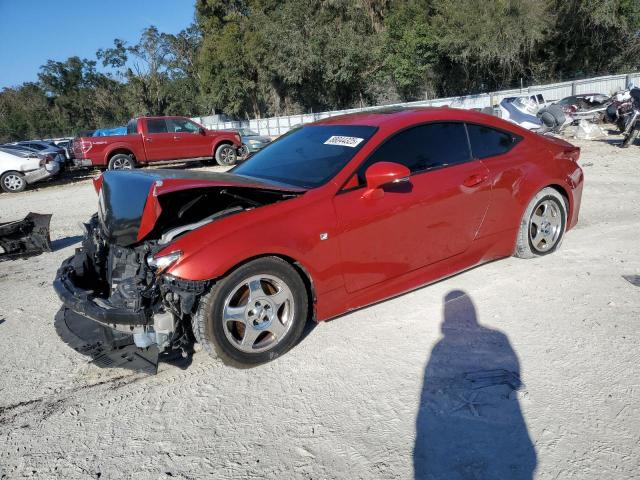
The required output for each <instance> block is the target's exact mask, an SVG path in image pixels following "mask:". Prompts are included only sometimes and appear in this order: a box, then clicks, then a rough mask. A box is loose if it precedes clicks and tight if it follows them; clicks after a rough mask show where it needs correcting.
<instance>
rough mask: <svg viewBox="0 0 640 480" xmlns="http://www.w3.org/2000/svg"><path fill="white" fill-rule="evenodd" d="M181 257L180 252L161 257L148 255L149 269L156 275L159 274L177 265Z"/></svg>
mask: <svg viewBox="0 0 640 480" xmlns="http://www.w3.org/2000/svg"><path fill="white" fill-rule="evenodd" d="M181 256H182V252H181V251H179V250H178V251H175V252H171V253H168V254H166V255H161V256H154V255H152V254H149V255H147V258H146V260H147V265H148V266H149V268H151V269H152V270H153V271H154V272H155V273H157V274H159V273H162V272H164V271H165V270H166V269H167V268H169V267H170V266H171V265H173V264H174V263H176V262H177V261H178V259H179V258H180V257H181Z"/></svg>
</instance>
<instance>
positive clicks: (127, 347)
mask: <svg viewBox="0 0 640 480" xmlns="http://www.w3.org/2000/svg"><path fill="white" fill-rule="evenodd" d="M54 326H55V329H56V333H57V334H58V336H59V337H60V338H61V339H62V341H63V342H65V343H66V344H67V345H69V346H70V347H71V348H73V349H74V350H75V351H76V352H78V353H81V354H82V355H85V356H87V357H89V358H90V361H91V363H93V364H94V365H96V366H98V367H101V368H126V369H129V370H134V371H136V372H143V373H147V374H150V375H154V374H155V373H157V371H158V361H159V357H160V351H159V349H158V347H157V346H156V345H151V346H149V347H148V348H145V349H142V348H138V347H137V346H136V344H135V343H134V341H133V335H129V334H127V333H122V332H118V331H115V330H112V329H111V328H109V327H105V326H103V325H101V324H100V323H98V322H94V321H92V320H90V319H88V318H87V317H84V316H82V315H79V314H78V313H76V312H74V311H72V310H69V309H68V308H64V307H62V308H61V309H60V310H59V311H58V314H57V315H56V318H55V321H54Z"/></svg>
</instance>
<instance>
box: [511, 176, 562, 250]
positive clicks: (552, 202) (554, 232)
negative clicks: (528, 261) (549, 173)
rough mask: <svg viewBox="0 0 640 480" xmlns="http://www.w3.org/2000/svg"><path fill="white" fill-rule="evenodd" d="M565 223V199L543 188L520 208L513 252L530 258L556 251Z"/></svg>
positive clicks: (557, 193) (549, 188) (551, 190)
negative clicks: (520, 219) (521, 211)
mask: <svg viewBox="0 0 640 480" xmlns="http://www.w3.org/2000/svg"><path fill="white" fill-rule="evenodd" d="M566 224H567V203H566V200H565V199H564V197H563V196H562V195H560V193H559V192H558V191H557V190H555V189H553V188H551V187H547V188H543V189H542V190H540V191H539V192H538V193H537V194H536V196H535V197H533V198H532V199H531V201H530V202H529V205H528V206H527V208H526V210H525V211H524V215H523V216H522V221H521V222H520V229H519V230H518V238H517V242H516V250H515V252H514V255H515V256H516V257H520V258H533V257H539V256H542V255H548V254H550V253H552V252H554V251H556V250H557V249H558V248H559V247H560V244H561V243H562V239H563V237H564V232H565V228H566Z"/></svg>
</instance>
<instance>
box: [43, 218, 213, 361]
mask: <svg viewBox="0 0 640 480" xmlns="http://www.w3.org/2000/svg"><path fill="white" fill-rule="evenodd" d="M85 228H86V232H85V238H84V240H83V246H82V248H79V249H77V250H76V252H75V254H74V255H73V256H72V257H69V258H67V259H66V260H65V261H64V262H63V263H62V265H61V266H60V268H59V269H58V272H57V274H56V278H55V280H54V282H53V288H54V290H55V292H56V293H57V295H58V297H60V300H62V304H63V306H62V308H61V309H60V312H59V313H58V316H57V317H56V331H57V332H58V334H59V336H60V337H61V338H62V340H63V341H64V342H65V343H67V344H68V345H70V346H71V347H73V348H74V349H75V350H76V351H78V352H80V353H82V354H84V355H87V356H89V357H91V359H92V363H94V364H95V365H97V366H100V367H124V368H130V369H133V370H137V371H144V372H147V373H155V371H156V370H157V364H158V360H159V359H162V360H163V361H167V362H170V363H173V364H175V365H176V366H178V367H180V368H186V366H187V365H188V364H189V363H190V358H191V355H192V354H193V335H192V333H191V330H190V316H191V315H192V314H193V313H194V310H195V308H196V306H197V299H198V298H199V296H200V295H202V293H204V291H205V288H206V287H207V286H208V284H209V282H202V281H188V280H183V279H179V278H176V277H172V276H170V275H161V276H158V275H156V273H155V272H153V271H152V270H151V269H150V268H149V267H148V265H147V264H146V261H145V258H146V257H147V255H148V254H149V253H150V252H151V251H152V248H153V247H152V245H149V244H146V243H143V244H140V245H137V246H135V247H121V246H118V245H116V244H111V243H108V242H106V241H105V240H104V238H103V237H102V235H101V233H100V228H99V226H98V224H97V220H96V218H95V217H94V218H93V219H92V220H91V221H90V222H89V223H88V224H85Z"/></svg>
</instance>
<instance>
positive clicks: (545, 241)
mask: <svg viewBox="0 0 640 480" xmlns="http://www.w3.org/2000/svg"><path fill="white" fill-rule="evenodd" d="M561 233H562V213H561V210H560V207H559V206H558V205H557V204H556V202H555V201H553V200H549V199H547V200H543V201H542V202H540V203H539V204H538V205H537V206H536V208H535V209H534V211H533V213H532V214H531V219H530V220H529V240H530V242H531V245H532V247H533V248H534V249H535V250H537V251H538V252H541V253H543V252H548V251H549V250H551V249H552V248H553V247H554V246H555V244H556V243H557V242H558V239H559V238H560V235H561Z"/></svg>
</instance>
